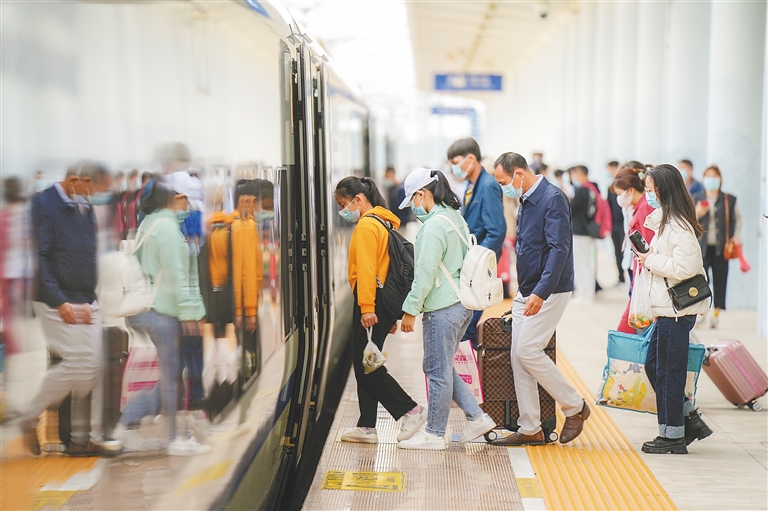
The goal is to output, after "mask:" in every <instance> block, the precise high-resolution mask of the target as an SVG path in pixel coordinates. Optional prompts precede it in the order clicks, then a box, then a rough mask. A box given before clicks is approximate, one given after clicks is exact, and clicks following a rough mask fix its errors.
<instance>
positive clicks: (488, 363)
mask: <svg viewBox="0 0 768 511" xmlns="http://www.w3.org/2000/svg"><path fill="white" fill-rule="evenodd" d="M509 314H510V313H509V312H508V313H506V314H504V316H503V317H501V318H488V319H486V320H484V321H483V322H481V323H480V324H479V325H478V326H477V341H478V353H479V356H478V362H479V364H478V365H479V367H478V369H479V371H480V382H481V383H482V385H483V397H484V399H485V401H484V402H483V403H482V404H481V405H480V408H482V409H483V411H484V412H485V413H487V414H488V415H490V416H491V418H492V419H493V420H494V421H495V422H496V424H498V426H499V427H504V428H506V429H508V430H510V431H517V429H518V425H517V419H518V418H519V417H520V411H519V409H518V407H517V395H516V394H515V381H514V378H513V377H512V361H511V359H510V356H509V349H510V344H511V343H512V333H511V332H512V316H511V315H509ZM544 353H546V354H547V355H548V356H549V357H550V358H551V359H552V361H553V362H554V361H555V335H554V334H553V335H552V339H551V340H550V341H549V344H548V345H547V347H546V348H544ZM539 406H540V410H541V429H542V430H543V431H544V439H545V441H547V442H554V441H555V440H557V433H556V432H555V429H556V428H557V415H556V409H555V400H554V398H553V397H552V396H550V395H549V394H548V393H547V391H546V390H544V389H543V388H542V387H541V385H539ZM495 438H496V433H495V432H493V431H491V432H490V433H487V434H486V435H485V439H486V440H488V441H492V440H494V439H495Z"/></svg>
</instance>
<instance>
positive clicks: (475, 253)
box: [435, 215, 504, 310]
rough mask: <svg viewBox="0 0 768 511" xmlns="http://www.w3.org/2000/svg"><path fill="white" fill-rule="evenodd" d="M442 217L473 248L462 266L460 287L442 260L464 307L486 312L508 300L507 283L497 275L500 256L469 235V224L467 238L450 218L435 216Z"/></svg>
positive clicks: (441, 265)
mask: <svg viewBox="0 0 768 511" xmlns="http://www.w3.org/2000/svg"><path fill="white" fill-rule="evenodd" d="M441 217H442V218H444V219H445V220H446V221H447V222H448V223H449V224H451V226H452V227H453V229H454V230H455V231H456V234H458V235H459V238H461V241H463V242H464V244H465V245H466V246H467V248H468V249H469V250H468V251H467V255H465V256H464V263H463V264H462V265H461V287H460V288H459V287H456V283H455V282H454V281H453V277H452V276H451V274H450V272H449V271H448V268H446V267H445V264H443V262H442V261H440V269H441V270H442V271H443V274H444V275H445V277H446V278H447V279H448V282H449V283H450V284H451V287H453V290H454V291H456V295H457V296H458V297H459V300H461V304H462V305H463V306H464V307H465V308H466V309H469V310H485V309H487V308H489V307H493V306H494V305H498V304H500V303H501V302H502V300H504V282H502V280H501V279H500V278H498V277H497V276H496V253H495V252H494V251H493V250H491V249H489V248H485V247H481V246H480V245H478V244H477V238H476V237H475V235H474V234H470V233H469V227H467V225H466V224H464V230H465V231H466V233H467V237H466V238H465V237H464V236H462V235H461V231H459V229H458V227H456V224H454V223H453V221H452V220H451V219H450V218H448V217H447V216H445V215H436V216H435V218H441Z"/></svg>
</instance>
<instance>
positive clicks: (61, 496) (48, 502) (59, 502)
mask: <svg viewBox="0 0 768 511" xmlns="http://www.w3.org/2000/svg"><path fill="white" fill-rule="evenodd" d="M74 494H75V492H74V491H50V490H48V491H41V492H37V495H36V496H35V500H34V502H33V503H32V508H31V509H32V510H33V511H40V510H41V509H43V508H45V509H61V508H62V507H64V504H66V503H67V501H68V500H69V499H70V497H72V495H74Z"/></svg>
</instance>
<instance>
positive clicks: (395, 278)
mask: <svg viewBox="0 0 768 511" xmlns="http://www.w3.org/2000/svg"><path fill="white" fill-rule="evenodd" d="M370 216H372V217H373V218H375V219H376V220H378V221H379V222H381V224H382V225H383V226H384V227H386V228H387V231H389V269H387V281H386V282H385V283H384V286H381V284H379V286H380V289H379V297H380V299H381V303H380V305H381V306H382V307H383V308H384V311H385V312H386V313H387V315H388V316H390V317H392V318H395V319H400V318H401V317H403V302H405V297H406V296H408V293H410V291H411V284H413V260H414V258H413V243H411V242H410V241H408V240H406V239H405V238H404V237H403V235H402V234H400V233H399V232H397V230H395V229H394V228H393V227H392V223H391V222H389V221H388V220H384V219H383V218H380V217H378V216H376V215H370Z"/></svg>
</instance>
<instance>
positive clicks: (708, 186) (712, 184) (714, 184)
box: [702, 177, 720, 192]
mask: <svg viewBox="0 0 768 511" xmlns="http://www.w3.org/2000/svg"><path fill="white" fill-rule="evenodd" d="M702 181H703V184H704V189H705V190H706V191H708V192H716V191H718V190H719V189H720V178H719V177H705V178H704V179H703V180H702Z"/></svg>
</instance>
